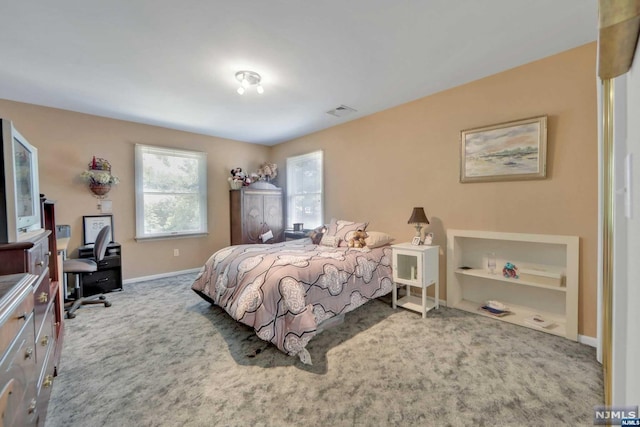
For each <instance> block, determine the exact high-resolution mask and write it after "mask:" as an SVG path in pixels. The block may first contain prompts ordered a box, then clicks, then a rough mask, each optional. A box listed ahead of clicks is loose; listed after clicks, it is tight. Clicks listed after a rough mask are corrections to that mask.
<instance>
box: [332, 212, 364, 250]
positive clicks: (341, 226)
mask: <svg viewBox="0 0 640 427" xmlns="http://www.w3.org/2000/svg"><path fill="white" fill-rule="evenodd" d="M368 224H369V223H368V222H353V221H345V220H342V219H335V218H331V223H329V228H328V229H327V232H326V233H325V236H336V237H339V238H340V246H345V247H346V246H347V245H348V242H349V239H350V238H351V234H353V232H354V231H357V230H366V228H367V225H368Z"/></svg>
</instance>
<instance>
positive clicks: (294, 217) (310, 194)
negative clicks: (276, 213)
mask: <svg viewBox="0 0 640 427" xmlns="http://www.w3.org/2000/svg"><path fill="white" fill-rule="evenodd" d="M323 212H324V207H323V202H322V151H314V152H313V153H309V154H304V155H302V156H295V157H288V158H287V228H292V227H293V224H295V223H303V224H304V228H308V229H310V228H315V227H318V226H320V225H323V224H324V219H323Z"/></svg>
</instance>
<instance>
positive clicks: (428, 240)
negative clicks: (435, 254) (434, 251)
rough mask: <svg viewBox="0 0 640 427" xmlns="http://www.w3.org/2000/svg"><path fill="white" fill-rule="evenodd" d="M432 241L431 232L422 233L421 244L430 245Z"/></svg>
mask: <svg viewBox="0 0 640 427" xmlns="http://www.w3.org/2000/svg"><path fill="white" fill-rule="evenodd" d="M432 243H433V233H427V234H425V235H424V242H422V244H423V245H431V244H432Z"/></svg>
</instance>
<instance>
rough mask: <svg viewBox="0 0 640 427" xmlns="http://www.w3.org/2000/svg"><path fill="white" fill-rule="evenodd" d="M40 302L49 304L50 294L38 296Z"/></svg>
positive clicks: (43, 293)
mask: <svg viewBox="0 0 640 427" xmlns="http://www.w3.org/2000/svg"><path fill="white" fill-rule="evenodd" d="M38 301H40V302H47V301H49V294H48V293H46V292H42V293H41V294H40V296H38Z"/></svg>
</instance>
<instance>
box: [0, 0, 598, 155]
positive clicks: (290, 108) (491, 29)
mask: <svg viewBox="0 0 640 427" xmlns="http://www.w3.org/2000/svg"><path fill="white" fill-rule="evenodd" d="M2 3H3V4H2V6H1V7H0V13H1V14H2V17H3V19H2V24H0V54H1V57H0V98H3V99H9V100H14V101H21V102H27V103H32V104H39V105H44V106H49V107H56V108H62V109H66V110H72V111H79V112H84V113H89V114H94V115H98V116H105V117H112V118H116V119H122V120H130V121H133V122H140V123H147V124H151V125H157V126H164V127H167V128H173V129H179V130H185V131H190V132H196V133H200V134H205V135H214V136H219V137H224V138H231V139H235V140H240V141H247V142H252V143H259V144H266V145H272V144H276V143H279V142H282V141H287V140H290V139H293V138H296V137H298V136H301V135H305V134H308V133H311V132H314V131H318V130H321V129H325V128H328V127H331V126H335V125H337V124H340V123H344V122H345V121H348V120H353V119H355V118H358V117H362V116H365V115H368V114H372V113H375V112H377V111H381V110H384V109H387V108H390V107H393V106H395V105H399V104H402V103H405V102H408V101H411V100H414V99H417V98H421V97H424V96H426V95H429V94H432V93H435V92H438V91H441V90H444V89H447V88H450V87H454V86H457V85H460V84H462V83H466V82H469V81H472V80H476V79H478V78H481V77H485V76H488V75H491V74H494V73H496V72H499V71H503V70H506V69H509V68H513V67H515V66H518V65H520V64H524V63H527V62H531V61H534V60H536V59H539V58H543V57H545V56H549V55H552V54H555V53H558V52H561V51H564V50H567V49H570V48H573V47H576V46H580V45H583V44H585V43H588V42H590V41H593V40H595V39H596V36H597V2H596V0H320V1H303V0H298V1H296V0H269V1H266V0H263V1H250V0H233V1H222V0H208V1H205V0H201V1H198V0H182V1H176V0H109V1H86V0H57V1H50V0H29V1H27V0H17V1H3V2H2ZM594 68H595V65H594ZM245 69H248V70H253V71H256V72H258V73H260V74H261V75H262V78H263V86H264V88H265V93H264V94H263V95H258V94H256V93H255V91H250V90H249V91H247V93H245V95H243V96H240V95H238V94H237V93H236V88H237V81H236V80H235V77H234V74H235V72H236V71H238V70H245ZM594 73H595V71H594ZM594 75H595V74H594ZM341 104H345V105H348V106H350V107H353V108H355V109H356V110H357V112H356V113H353V114H351V115H349V116H347V117H343V118H336V117H334V116H330V115H328V114H326V111H328V110H331V109H333V108H335V107H338V106H339V105H341Z"/></svg>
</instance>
